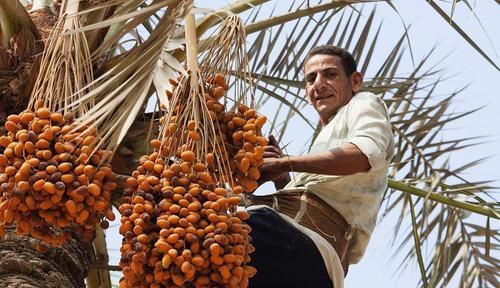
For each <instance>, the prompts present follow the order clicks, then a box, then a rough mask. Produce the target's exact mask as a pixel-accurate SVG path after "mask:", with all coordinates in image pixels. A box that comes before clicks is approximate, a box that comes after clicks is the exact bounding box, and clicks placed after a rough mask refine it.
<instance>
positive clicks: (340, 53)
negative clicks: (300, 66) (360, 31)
mask: <svg viewBox="0 0 500 288" xmlns="http://www.w3.org/2000/svg"><path fill="white" fill-rule="evenodd" d="M314 55H332V56H337V57H339V58H340V60H341V61H342V67H343V68H344V71H345V73H346V74H347V75H348V76H349V75H351V74H352V73H354V72H356V71H357V68H356V60H354V57H353V56H352V54H351V53H349V52H348V51H347V50H345V49H343V48H340V47H337V46H333V45H321V46H316V47H314V48H312V49H311V51H309V54H307V57H306V60H305V61H304V63H307V61H309V59H311V58H312V57H313V56H314Z"/></svg>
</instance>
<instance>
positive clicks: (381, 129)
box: [285, 92, 394, 288]
mask: <svg viewBox="0 0 500 288" xmlns="http://www.w3.org/2000/svg"><path fill="white" fill-rule="evenodd" d="M347 143H352V144H354V145H356V146H357V147H358V148H359V149H360V150H361V152H363V154H365V155H366V156H367V157H368V161H369V163H370V165H371V168H370V170H369V171H367V172H360V173H356V174H353V175H347V176H330V175H320V174H310V173H298V174H297V175H296V177H295V179H293V180H292V181H291V182H290V183H288V185H287V186H286V187H285V189H287V188H293V187H297V186H304V187H305V188H307V190H308V191H309V192H310V193H314V194H315V195H317V196H318V197H320V198H321V199H323V200H324V201H325V202H326V203H328V204H329V205H331V206H332V207H333V208H335V210H337V211H338V212H339V213H340V214H341V215H342V216H343V217H344V219H345V220H346V221H347V222H348V223H349V224H350V225H352V226H353V227H354V228H355V234H354V237H353V240H352V241H353V243H352V246H351V247H352V249H351V253H350V263H357V262H359V260H360V259H361V258H362V257H363V254H364V253H365V249H366V246H367V245H368V241H369V240H370V237H371V234H372V232H373V229H374V228H375V222H376V217H377V212H378V210H379V207H380V203H381V200H382V197H383V194H384V192H385V190H386V188H387V171H388V167H389V164H390V162H391V160H392V157H393V156H394V136H393V134H392V129H391V123H390V120H389V117H388V114H387V107H386V105H385V103H384V102H383V101H382V99H380V97H378V96H376V95H375V94H373V93H370V92H360V93H357V94H356V95H355V96H354V97H353V98H352V99H351V100H350V101H349V103H347V104H346V105H345V106H343V107H341V108H340V109H339V110H338V111H337V114H335V116H334V117H333V118H332V119H331V120H330V122H329V123H328V124H327V125H326V126H325V127H324V128H323V129H322V130H321V132H320V133H319V135H318V137H317V138H316V140H315V141H314V143H313V145H312V148H311V151H310V153H315V152H323V151H327V150H331V149H334V148H337V147H340V146H342V145H344V144H347ZM299 226H300V225H299ZM299 228H300V230H302V231H305V232H306V235H309V236H310V235H311V232H312V231H311V230H309V229H307V228H305V227H303V226H300V227H299ZM313 233H314V232H313ZM315 234H316V236H319V234H317V233H315ZM316 236H315V237H311V236H310V237H311V239H312V240H313V241H314V242H315V243H316V245H317V247H318V249H319V250H320V252H321V254H322V255H323V259H324V260H325V264H326V266H327V269H328V271H329V272H331V274H330V276H331V277H332V279H334V280H335V283H334V284H335V287H336V288H340V287H342V286H343V278H344V275H343V271H342V267H340V271H342V274H340V275H338V274H339V273H340V272H339V267H338V265H340V261H338V255H337V257H336V259H333V260H332V259H331V254H335V255H336V252H335V250H334V249H333V247H332V246H331V245H330V244H329V243H328V242H326V240H325V239H323V238H322V237H316ZM318 238H319V239H318ZM325 243H326V244H325ZM334 258H335V257H334ZM335 271H337V272H335ZM333 274H335V275H333ZM339 278H340V279H341V281H342V283H339V282H338V281H339V280H340V279H339Z"/></svg>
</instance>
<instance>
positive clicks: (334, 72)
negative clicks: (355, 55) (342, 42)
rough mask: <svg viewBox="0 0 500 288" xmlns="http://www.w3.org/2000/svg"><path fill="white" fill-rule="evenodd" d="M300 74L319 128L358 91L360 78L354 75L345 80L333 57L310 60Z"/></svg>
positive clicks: (345, 75) (344, 75) (340, 63)
mask: <svg viewBox="0 0 500 288" xmlns="http://www.w3.org/2000/svg"><path fill="white" fill-rule="evenodd" d="M304 73H305V80H306V93H307V98H308V100H309V102H310V103H311V104H312V105H313V106H314V108H315V109H316V111H318V114H319V117H320V120H321V122H322V123H323V124H326V123H328V119H330V117H331V116H333V115H334V114H335V113H337V110H338V109H339V108H340V107H342V106H344V105H345V104H347V103H348V102H349V100H351V98H352V96H353V95H354V94H355V93H356V92H358V90H359V89H360V88H361V82H362V76H361V74H360V73H359V72H354V73H353V74H352V75H351V76H348V75H347V74H346V73H345V71H344V68H343V66H342V60H341V59H340V57H337V56H333V55H325V54H317V55H314V56H312V57H311V58H310V59H309V60H308V61H307V62H306V64H305V68H304Z"/></svg>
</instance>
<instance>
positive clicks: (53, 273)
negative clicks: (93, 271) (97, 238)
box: [0, 232, 91, 288]
mask: <svg viewBox="0 0 500 288" xmlns="http://www.w3.org/2000/svg"><path fill="white" fill-rule="evenodd" d="M36 243H37V240H35V239H33V238H30V237H18V236H16V235H15V233H13V232H9V233H7V234H6V235H5V237H4V239H2V240H1V241H0V288H4V287H5V288H7V287H8V288H14V287H19V288H35V287H36V288H80V287H81V288H84V287H85V283H84V279H85V277H86V276H87V272H88V267H89V263H90V259H91V256H90V254H89V251H91V247H90V244H86V243H83V242H79V241H76V240H74V239H73V240H71V241H68V242H67V243H65V244H64V245H63V246H61V247H59V248H54V247H50V246H49V249H48V251H47V252H46V253H44V254H41V253H39V252H37V251H36V249H35V247H36Z"/></svg>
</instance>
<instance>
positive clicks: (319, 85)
mask: <svg viewBox="0 0 500 288" xmlns="http://www.w3.org/2000/svg"><path fill="white" fill-rule="evenodd" d="M325 87H326V79H325V78H324V77H323V76H322V75H321V74H319V73H318V75H317V76H316V79H314V89H315V90H316V91H321V90H323V89H324V88H325Z"/></svg>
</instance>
